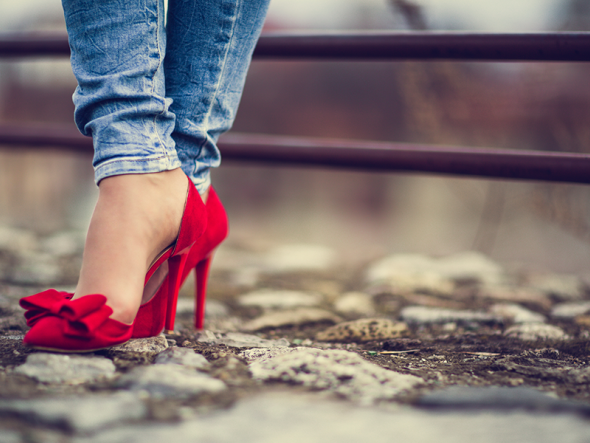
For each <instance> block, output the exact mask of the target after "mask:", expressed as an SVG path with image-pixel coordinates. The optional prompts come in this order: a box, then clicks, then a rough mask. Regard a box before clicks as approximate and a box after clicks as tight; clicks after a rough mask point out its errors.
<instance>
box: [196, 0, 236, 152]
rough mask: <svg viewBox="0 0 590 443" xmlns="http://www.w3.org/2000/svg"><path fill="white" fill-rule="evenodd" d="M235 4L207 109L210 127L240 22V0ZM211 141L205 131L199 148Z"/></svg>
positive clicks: (207, 119)
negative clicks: (219, 68)
mask: <svg viewBox="0 0 590 443" xmlns="http://www.w3.org/2000/svg"><path fill="white" fill-rule="evenodd" d="M235 4H236V6H235V8H236V9H235V14H234V17H233V21H232V25H231V34H230V37H229V39H228V41H227V44H226V49H225V54H224V55H223V63H222V66H221V70H220V72H219V77H218V79H217V85H216V87H215V93H214V94H213V96H212V97H211V102H210V104H209V109H207V115H206V121H207V125H206V127H209V117H210V116H211V111H212V110H213V106H214V103H215V99H216V98H217V95H218V94H219V88H220V87H221V79H222V78H223V74H224V73H225V71H226V67H227V59H228V57H229V52H230V49H231V44H232V41H233V38H234V37H235V31H236V23H237V22H238V17H237V15H238V14H239V11H240V0H237V1H236V3H235ZM209 141H210V137H209V133H208V131H207V132H206V133H205V138H204V140H203V142H202V143H201V145H200V146H199V149H203V147H204V146H205V145H206V144H207V142H209Z"/></svg>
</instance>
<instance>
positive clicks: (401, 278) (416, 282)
mask: <svg viewBox="0 0 590 443" xmlns="http://www.w3.org/2000/svg"><path fill="white" fill-rule="evenodd" d="M366 279H367V282H368V283H369V284H386V285H388V286H390V287H391V289H392V290H393V291H394V292H400V293H412V292H427V293H432V294H445V295H451V294H452V293H453V290H454V288H455V285H454V284H453V282H451V281H450V280H449V279H448V278H447V277H445V276H444V275H442V274H441V273H440V272H438V270H437V269H436V262H435V261H434V260H432V259H430V258H428V257H426V256H423V255H418V254H403V255H393V256H390V257H386V258H384V259H382V260H380V261H378V262H377V263H374V264H373V265H371V266H370V267H369V269H368V270H367V277H366Z"/></svg>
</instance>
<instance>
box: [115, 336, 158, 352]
mask: <svg viewBox="0 0 590 443" xmlns="http://www.w3.org/2000/svg"><path fill="white" fill-rule="evenodd" d="M167 347H168V340H166V337H164V336H163V335H158V336H156V337H147V338H134V339H131V340H129V341H128V342H127V343H123V344H121V345H117V346H113V347H111V348H109V351H110V352H113V353H122V354H151V355H155V354H159V353H160V352H162V351H163V350H164V349H166V348H167Z"/></svg>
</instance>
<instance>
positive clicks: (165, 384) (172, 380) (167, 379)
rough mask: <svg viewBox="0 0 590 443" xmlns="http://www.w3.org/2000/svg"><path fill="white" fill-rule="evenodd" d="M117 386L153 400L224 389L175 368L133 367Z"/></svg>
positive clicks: (217, 382)
mask: <svg viewBox="0 0 590 443" xmlns="http://www.w3.org/2000/svg"><path fill="white" fill-rule="evenodd" d="M117 386H119V387H122V388H126V389H131V390H132V391H147V392H149V393H150V394H151V395H154V396H156V397H190V396H193V395H198V394H202V393H217V392H221V391H223V390H225V389H226V386H225V384H224V383H223V382H222V381H220V380H217V379H215V378H212V377H211V376H209V375H207V374H204V373H202V372H198V371H196V370H194V369H190V368H187V367H184V366H179V365H150V366H138V367H135V368H133V369H132V370H131V371H130V372H128V373H126V374H124V375H123V376H121V378H119V380H117Z"/></svg>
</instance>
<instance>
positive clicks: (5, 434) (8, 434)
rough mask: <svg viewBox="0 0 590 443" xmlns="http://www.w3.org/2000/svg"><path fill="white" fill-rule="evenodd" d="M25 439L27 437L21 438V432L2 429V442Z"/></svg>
mask: <svg viewBox="0 0 590 443" xmlns="http://www.w3.org/2000/svg"><path fill="white" fill-rule="evenodd" d="M23 441H25V439H24V438H21V435H20V433H19V432H14V431H9V430H8V429H2V433H0V443H22V442H23Z"/></svg>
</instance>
